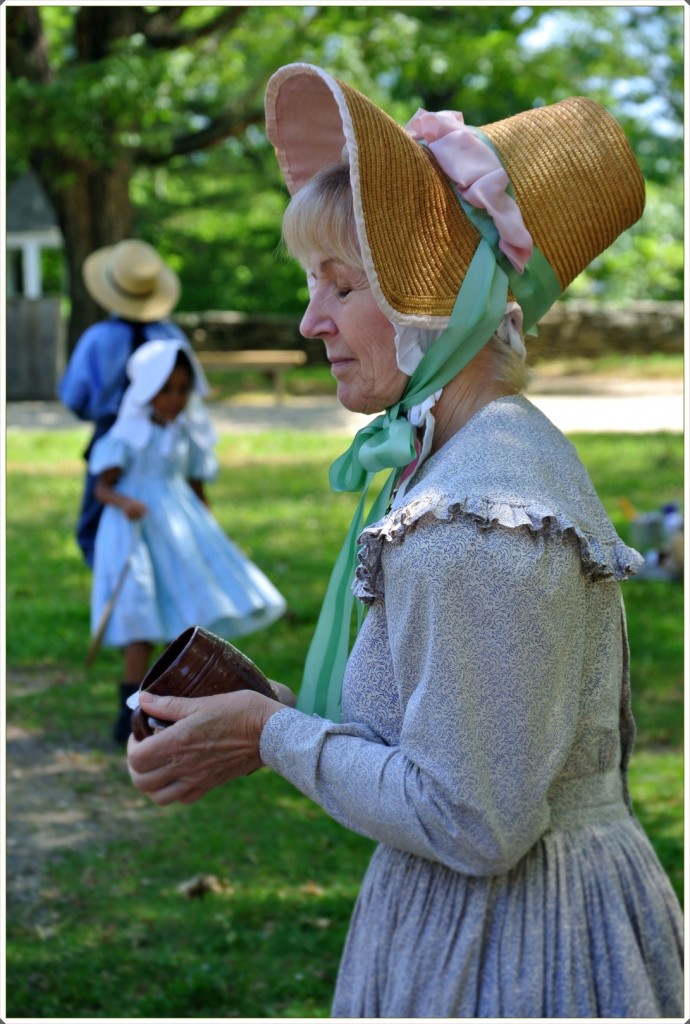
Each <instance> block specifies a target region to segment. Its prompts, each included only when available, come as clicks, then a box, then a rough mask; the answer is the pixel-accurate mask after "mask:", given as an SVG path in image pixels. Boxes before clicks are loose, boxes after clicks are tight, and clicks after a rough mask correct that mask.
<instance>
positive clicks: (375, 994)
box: [261, 396, 683, 1019]
mask: <svg viewBox="0 0 690 1024" xmlns="http://www.w3.org/2000/svg"><path fill="white" fill-rule="evenodd" d="M361 543H362V550H361V554H360V565H359V568H358V571H357V578H356V581H355V584H354V586H355V593H356V594H357V596H358V597H359V598H360V599H361V600H362V601H364V602H365V603H366V604H367V605H368V606H369V608H368V613H367V615H366V618H365V620H364V624H363V627H362V629H361V631H360V634H359V637H358V640H357V643H356V645H355V648H354V650H353V652H352V655H351V657H350V660H349V663H348V668H347V673H346V678H345V684H344V691H343V722H342V723H341V724H336V723H333V722H329V721H326V720H324V719H321V718H318V717H316V716H308V715H305V714H303V713H301V712H299V711H297V710H294V709H285V710H282V711H280V712H279V713H278V714H277V715H274V716H273V717H272V718H271V719H270V720H269V722H268V724H267V726H266V728H265V729H264V733H263V736H262V741H261V753H262V756H263V758H264V760H265V762H266V763H267V764H268V765H270V766H271V767H273V768H274V769H275V770H276V771H278V772H280V774H281V775H283V776H285V777H286V778H287V779H289V780H290V781H291V782H293V783H294V785H295V786H297V787H298V788H299V789H300V790H301V791H302V792H304V793H306V794H307V795H308V796H309V797H311V798H312V799H313V800H315V801H316V802H317V803H319V804H320V805H322V806H323V807H324V808H325V809H326V810H327V811H328V812H329V814H331V815H332V816H333V817H334V818H335V819H336V820H338V821H339V822H341V823H342V824H343V825H345V826H347V827H348V828H350V829H353V830H354V831H356V832H359V833H361V834H363V835H365V836H369V837H370V838H372V839H375V840H377V841H378V843H379V844H380V845H379V846H378V847H377V848H376V851H375V853H374V856H373V858H372V861H371V864H370V866H369V869H368V871H367V874H366V876H365V878H364V882H363V885H362V889H361V892H360V895H359V898H358V901H357V904H356V907H355V911H354V914H353V919H352V922H351V926H350V931H349V935H348V939H347V943H346V947H345V950H344V954H343V958H342V962H341V967H340V973H339V978H338V984H337V988H336V993H335V998H334V1003H333V1011H332V1012H333V1016H334V1017H413V1018H414V1017H440V1018H447V1017H467V1018H472V1017H498V1018H504V1017H514V1018H520V1019H521V1018H527V1017H548V1018H554V1017H564V1018H568V1017H584V1018H587V1017H623V1018H625V1017H635V1018H641V1017H667V1016H678V1017H680V1016H681V1015H682V1012H683V1002H682V973H681V972H682V966H681V955H682V953H681V941H682V929H681V916H680V908H679V906H678V902H677V900H676V897H675V895H674V893H673V890H672V888H671V886H670V883H669V881H668V879H667V877H666V875H665V874H664V872H663V870H662V868H661V866H660V864H659V862H658V859H657V857H656V854H655V853H654V850H653V849H652V846H651V844H650V842H649V840H648V838H647V837H646V835H645V834H644V832H643V830H642V828H641V826H640V825H639V823H638V821H637V820H636V818H635V817H634V815H633V812H632V809H631V805H630V800H629V796H628V791H627V786H626V768H627V764H628V760H629V757H630V753H631V749H632V744H633V739H634V724H633V719H632V714H631V710H630V692H629V673H628V644H627V637H626V629H625V614H624V609H623V604H622V600H621V593H620V586H619V581H620V580H622V579H625V578H626V577H627V576H629V575H631V574H632V573H633V572H634V571H635V569H636V567H637V565H638V564H639V563H640V561H641V559H640V556H639V555H638V554H637V553H636V552H635V551H633V550H632V549H630V548H628V547H626V546H625V545H624V544H623V543H622V541H621V540H620V539H619V538H618V537H617V535H616V534H615V531H614V528H613V526H612V524H611V522H610V521H609V519H608V517H607V516H606V514H605V512H604V509H603V507H602V505H601V503H600V501H599V499H598V498H597V496H596V494H595V492H594V490H593V488H592V484H591V482H590V480H589V477H588V475H587V473H586V471H585V469H584V467H583V466H582V464H581V462H580V461H579V459H578V457H577V454H576V453H575V450H574V448H573V446H572V445H571V444H570V442H569V441H567V439H566V438H564V437H563V435H562V434H561V433H560V432H559V431H558V430H557V429H556V428H555V427H554V426H553V425H552V424H551V423H550V422H549V421H548V420H547V419H546V418H545V417H544V416H543V415H542V414H541V413H540V412H539V411H538V410H536V409H535V408H534V406H532V405H531V403H530V402H529V401H527V399H525V398H524V397H521V396H517V397H510V398H502V399H498V400H496V401H494V402H492V403H490V404H489V405H487V406H485V407H484V408H483V409H482V410H480V412H478V413H477V414H476V415H475V416H474V417H473V418H472V419H471V420H470V422H469V423H468V424H467V425H466V426H465V427H464V428H463V429H462V430H460V431H459V432H458V433H457V434H456V435H455V436H454V437H453V438H452V439H451V440H450V441H449V442H448V443H447V444H446V445H444V446H443V448H441V449H440V450H439V451H438V452H436V453H435V454H434V455H432V456H431V457H430V458H429V459H428V460H427V461H426V462H425V463H424V465H423V466H422V467H421V469H420V470H419V471H418V473H417V475H416V477H415V479H414V485H413V486H412V487H410V488H408V490H407V492H406V493H405V494H404V495H403V496H402V497H401V498H400V499H398V500H396V502H395V503H394V505H393V508H392V510H391V511H390V512H389V514H388V515H387V516H386V517H385V518H384V519H383V520H381V521H380V522H378V523H377V524H375V525H374V526H371V527H369V528H368V529H367V530H366V531H365V532H364V534H363V535H362V537H361Z"/></svg>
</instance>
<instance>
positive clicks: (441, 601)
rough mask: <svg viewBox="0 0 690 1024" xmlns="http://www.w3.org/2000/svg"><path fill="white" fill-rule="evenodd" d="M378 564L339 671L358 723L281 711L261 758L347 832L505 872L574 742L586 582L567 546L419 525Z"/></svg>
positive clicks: (545, 809)
mask: <svg viewBox="0 0 690 1024" xmlns="http://www.w3.org/2000/svg"><path fill="white" fill-rule="evenodd" d="M382 566H383V573H384V578H385V601H380V600H379V601H375V602H374V603H373V605H372V607H371V609H370V611H369V614H368V616H367V618H366V620H365V623H364V626H363V629H362V631H361V633H360V637H359V639H358V643H357V645H356V647H355V650H354V651H353V655H352V657H351V663H350V667H349V670H348V673H347V692H346V701H345V704H344V711H345V712H347V711H348V705H356V706H357V707H358V709H359V713H358V715H357V717H358V719H359V723H358V724H355V723H352V722H350V723H348V722H344V723H343V724H341V725H336V724H334V723H330V722H327V721H324V720H321V719H318V718H316V717H308V716H305V715H303V714H301V713H300V712H297V711H294V710H287V711H281V712H280V714H278V715H275V716H273V718H272V719H271V720H270V721H269V723H268V725H267V727H266V729H265V730H264V736H263V737H262V746H261V749H262V756H263V757H264V760H265V761H266V763H268V764H269V765H271V766H273V767H274V768H275V769H276V770H277V771H279V772H280V773H281V774H282V775H284V776H286V777H287V778H288V779H290V780H291V781H292V782H293V783H294V784H295V785H296V786H297V787H298V788H299V789H301V790H302V791H303V792H304V793H306V794H307V795H308V796H310V797H311V798H312V799H313V800H315V801H316V802H317V803H319V804H321V805H322V806H323V807H324V808H325V809H326V810H327V811H328V813H329V814H331V815H332V816H333V817H334V818H336V819H337V820H338V821H340V822H341V823H342V824H344V825H346V826H347V827H349V828H351V829H353V830H354V831H357V832H360V833H362V834H364V835H366V836H369V837H370V838H372V839H375V840H377V841H380V842H383V843H386V844H388V845H390V846H393V847H396V848H399V849H402V850H405V851H407V852H410V853H414V854H417V855H419V856H422V857H426V858H429V859H432V860H437V861H440V862H442V863H443V864H446V865H447V866H449V867H451V868H453V869H455V870H457V871H461V872H464V873H468V874H475V875H491V874H498V873H502V872H506V871H508V870H509V869H510V868H511V866H513V865H514V864H515V863H516V862H517V861H518V860H519V859H520V858H521V857H522V856H523V855H524V854H525V853H526V851H527V850H528V849H529V848H530V847H531V846H532V845H533V844H534V843H535V842H536V841H537V839H538V838H539V837H540V836H541V835H542V834H543V833H544V832H545V830H546V829H548V827H549V822H550V811H549V801H548V793H549V787H550V785H551V783H552V782H553V780H554V779H555V778H556V777H557V775H558V774H559V772H560V771H561V770H562V768H563V766H564V764H565V763H566V761H567V758H568V754H569V751H570V748H571V746H572V744H573V742H574V740H575V732H576V725H577V718H578V715H577V710H578V702H579V700H580V692H579V690H580V682H579V681H580V677H581V666H582V661H583V656H585V654H584V652H585V648H586V615H585V607H586V604H587V602H588V600H591V594H588V586H589V589H590V590H591V587H592V585H591V584H588V583H587V581H586V579H585V577H584V575H583V574H582V572H581V565H580V556H579V553H578V550H577V545H576V544H575V543H574V542H573V540H572V539H570V538H567V537H565V538H564V537H562V536H558V535H556V536H552V537H550V538H548V539H546V538H545V536H544V535H543V534H541V533H539V534H534V533H531V532H530V531H529V530H527V529H520V530H507V529H503V528H501V527H498V526H497V527H494V528H493V529H489V530H483V529H481V528H480V527H479V526H478V525H477V524H476V523H473V522H470V521H467V520H463V519H458V520H455V521H452V522H445V523H439V522H438V521H431V522H427V523H425V524H420V525H419V526H418V528H417V529H416V530H415V531H413V532H412V533H410V534H408V535H407V536H406V537H405V540H404V542H403V543H401V544H394V545H387V549H386V551H385V552H384V555H383V558H382ZM612 587H613V588H616V590H617V586H616V584H614V583H611V584H600V585H599V589H600V590H601V588H604V589H605V590H607V591H608V595H609V597H610V596H612V595H611V593H610V591H611V588H612ZM614 608H615V609H616V611H615V614H616V615H619V614H620V612H619V605H618V603H617V601H610V600H605V601H603V602H602V613H606V614H610V615H612V614H614ZM606 609H608V611H605V610H606ZM382 651H383V652H384V654H382ZM382 657H385V658H388V659H389V660H390V665H389V671H388V673H387V672H386V671H385V670H383V671H382V668H381V665H380V660H381V658H382ZM387 674H388V675H391V676H392V678H393V680H394V691H395V692H392V693H391V694H389V695H387V694H386V693H385V691H384V692H381V690H378V691H377V692H375V693H373V700H374V701H375V702H377V703H378V702H381V701H383V702H385V701H386V700H387V699H390V702H391V707H392V709H393V710H391V730H390V735H391V736H395V740H394V741H393V742H391V740H390V738H389V737H387V736H385V735H382V734H381V730H379V731H377V730H376V729H375V728H374V727H372V726H371V725H368V724H367V716H366V701H367V700H372V684H374V682H375V680H376V679H378V678H379V677H380V678H385V676H386V675H387ZM397 701H399V712H398V714H399V716H400V720H399V721H398V722H397V723H396V722H395V721H394V718H395V714H396V712H395V710H394V708H395V704H396V703H397ZM615 726H616V724H615V723H611V728H612V729H613V730H614V731H615Z"/></svg>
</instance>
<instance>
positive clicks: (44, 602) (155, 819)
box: [6, 431, 683, 1020]
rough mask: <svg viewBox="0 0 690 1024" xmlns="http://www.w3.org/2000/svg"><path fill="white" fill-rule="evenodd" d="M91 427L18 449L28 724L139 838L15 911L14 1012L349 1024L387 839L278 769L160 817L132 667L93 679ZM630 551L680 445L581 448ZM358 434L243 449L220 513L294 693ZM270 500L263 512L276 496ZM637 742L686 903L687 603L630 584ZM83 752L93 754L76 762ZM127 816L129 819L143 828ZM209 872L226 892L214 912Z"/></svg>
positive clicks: (79, 853) (667, 855)
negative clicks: (634, 524)
mask: <svg viewBox="0 0 690 1024" xmlns="http://www.w3.org/2000/svg"><path fill="white" fill-rule="evenodd" d="M85 439H86V432H81V431H70V432H65V433H50V434H48V433H13V432H10V433H9V434H8V435H7V467H6V468H7V531H6V539H7V548H6V550H7V642H8V648H7V664H8V669H9V672H10V673H17V672H20V673H22V674H23V676H24V679H25V683H24V684H23V685H17V686H16V687H13V689H12V692H11V693H10V695H9V699H8V719H9V721H10V722H11V723H13V724H17V725H19V726H21V727H22V728H24V729H29V730H35V731H36V732H37V733H38V734H39V735H44V736H45V737H46V738H47V740H48V741H49V742H51V743H52V744H53V745H55V746H56V747H58V748H60V747H63V748H64V747H68V748H70V749H73V750H76V751H77V752H79V751H81V752H82V754H81V756H82V757H83V756H86V755H85V754H84V753H83V752H88V757H89V759H90V762H91V763H92V765H93V766H94V770H93V771H91V772H89V773H84V775H83V776H82V777H79V778H77V779H76V781H74V782H72V783H71V784H72V785H73V787H74V793H73V798H74V799H76V800H80V801H81V809H82V811H84V813H86V814H87V815H88V816H89V818H90V821H91V824H92V826H93V827H94V831H95V833H97V832H98V822H99V821H103V820H104V819H105V818H108V819H111V818H112V817H113V815H114V814H115V813H119V814H123V817H122V819H121V830H120V835H119V836H118V837H117V838H115V839H113V838H112V836H113V833H114V831H115V830H114V827H113V826H112V824H111V827H110V829H109V831H108V835H110V837H111V838H110V839H109V840H107V839H106V838H99V839H95V840H92V841H91V842H90V843H88V844H85V845H83V846H82V847H81V848H79V849H73V850H70V849H69V848H67V847H65V848H63V849H62V850H61V851H59V855H57V854H56V855H54V856H53V858H52V860H51V861H50V863H49V864H48V865H47V868H46V871H47V874H46V878H45V879H44V881H43V884H42V886H41V890H40V898H39V899H37V900H36V901H35V902H33V903H31V904H27V906H26V907H25V908H24V909H23V910H22V909H18V910H15V911H14V912H13V913H10V914H9V917H8V922H7V940H8V942H7V951H6V978H7V1000H8V1011H9V1016H10V1017H12V1018H14V1017H27V1018H35V1017H36V1016H37V1014H40V1015H41V1016H42V1017H43V1016H49V1017H60V1018H67V1019H75V1018H91V1019H99V1018H105V1017H117V1018H119V1017H134V1018H139V1017H141V1018H148V1017H151V1018H161V1019H165V1020H174V1019H181V1018H187V1017H194V1018H197V1019H199V1018H218V1017H223V1018H226V1017H235V1016H237V1017H248V1018H256V1017H259V1018H261V1017H273V1018H282V1017H287V1018H292V1017H295V1018H304V1019H311V1018H325V1017H328V1014H329V1007H330V998H331V993H332V989H333V985H334V981H335V975H336V970H337V964H338V960H339V956H340V951H341V949H342V944H343V941H344V938H345V933H346V929H347V922H348V919H349V916H350V913H351V910H352V906H353V903H354V900H355V897H356V894H357V891H358V886H359V882H360V880H361V877H362V875H363V873H364V870H365V867H366V864H367V862H368V859H369V857H370V855H371V851H372V844H371V843H370V842H369V841H367V840H365V839H362V838H361V837H358V836H356V835H354V834H352V833H350V832H348V831H346V830H344V829H342V828H340V827H339V826H338V825H336V824H335V823H334V822H332V821H331V820H330V819H329V818H328V817H327V816H326V815H325V814H324V813H323V812H322V811H321V810H320V809H319V808H318V807H316V806H315V805H313V804H312V803H311V802H310V801H308V800H307V799H306V798H304V797H302V796H301V795H300V794H299V793H297V792H296V791H295V790H294V789H292V787H291V786H289V785H288V783H286V782H285V781H284V780H283V779H281V778H279V777H278V776H276V775H273V774H271V773H269V772H265V771H261V772H258V773H255V774H254V775H252V776H250V777H248V778H246V779H242V780H238V782H237V783H235V784H233V785H232V787H223V788H221V789H219V790H217V791H214V792H212V793H210V794H208V796H207V797H205V798H204V799H203V800H202V801H200V802H199V803H198V804H194V805H191V806H189V807H186V806H181V805H180V806H173V807H169V808H166V809H164V810H160V809H158V808H156V807H154V806H153V805H152V804H150V803H149V802H148V801H147V800H146V799H145V798H144V797H142V796H140V795H139V794H137V793H135V791H134V790H133V789H132V788H131V785H130V783H129V780H128V778H127V776H126V772H125V769H124V767H123V765H122V758H121V755H120V754H119V753H114V752H112V751H111V750H110V749H109V746H108V740H107V734H108V729H109V724H110V721H111V718H112V716H113V711H114V689H115V687H114V683H116V682H117V680H118V678H119V668H120V659H119V656H118V655H117V654H116V653H115V652H109V651H105V652H103V653H102V654H101V656H100V657H99V659H98V661H97V662H96V664H95V666H94V667H93V668H92V669H91V670H90V671H88V672H87V671H86V669H85V667H84V655H85V651H86V646H87V642H88V601H89V582H90V581H89V575H88V573H87V571H86V569H85V567H84V566H83V564H82V562H81V559H80V556H79V555H78V553H77V550H76V546H75V542H74V540H73V538H72V529H73V521H74V517H75V514H76V510H77V507H78V501H79V494H80V489H81V475H82V470H83V464H82V462H81V459H80V454H79V453H80V452H81V451H82V449H83V446H84V442H85ZM573 440H574V442H575V443H576V446H577V448H578V450H579V452H580V455H581V457H582V459H583V461H584V463H585V465H586V466H587V467H588V468H589V470H590V472H591V474H592V476H593V479H594V482H595V485H596V486H597V489H598V491H599V493H600V495H601V497H602V500H603V502H604V504H605V506H606V508H607V510H608V511H609V513H610V515H611V516H612V518H613V519H614V522H615V524H616V526H617V528H618V529H619V531H620V532H621V534H622V535H623V536H624V537H625V536H626V535H627V530H628V528H629V527H628V524H627V522H626V520H625V518H624V514H623V506H622V505H621V498H627V499H628V501H631V502H632V503H633V504H634V505H636V506H637V507H638V508H639V509H640V510H641V511H644V510H648V509H655V508H657V506H658V504H659V502H660V501H665V500H674V499H676V500H677V499H682V473H683V442H682V438H681V437H679V436H677V435H666V434H660V435H652V436H645V435H631V436H624V435H581V436H578V437H575V438H573ZM345 443H346V441H345V439H343V438H339V437H330V436H327V435H326V436H323V435H317V434H302V433H272V434H256V435H233V436H229V435H225V436H223V437H222V439H221V443H220V445H219V457H220V461H221V473H220V477H219V480H218V482H217V484H216V485H214V487H213V488H211V489H210V498H211V502H212V507H213V510H214V513H215V515H216V516H217V518H218V519H219V521H220V522H221V524H222V525H223V527H224V528H225V529H226V530H227V532H228V533H229V534H230V535H231V536H232V537H233V539H234V540H235V541H236V542H237V543H239V544H240V545H241V546H242V547H243V548H244V549H245V550H246V551H247V552H248V553H249V554H250V556H251V557H252V558H253V559H255V560H256V561H257V563H258V564H260V565H262V566H263V567H264V568H266V570H267V572H268V573H269V575H270V576H271V578H272V579H274V580H275V582H276V583H277V585H278V586H279V587H280V589H281V590H282V591H283V593H285V595H286V597H287V599H288V604H289V608H290V614H289V617H288V618H287V619H286V620H284V621H281V622H279V623H276V624H275V625H273V626H271V627H270V629H268V630H265V631H263V632H262V633H260V634H258V635H256V636H250V637H247V638H245V640H244V641H243V649H244V650H246V652H247V654H248V655H249V656H250V657H252V658H253V659H254V660H255V661H257V663H259V664H261V665H262V667H263V668H265V669H266V671H267V672H268V674H269V675H271V676H272V677H273V678H276V679H280V680H284V681H285V682H286V683H288V684H290V685H292V686H293V687H296V686H298V685H299V680H300V677H301V668H302V663H303V659H304V654H305V651H306V647H307V645H308V642H309V638H310V636H311V632H312V629H313V625H314V622H315V618H316V615H317V612H318V608H319V605H320V600H321V595H322V592H323V588H324V586H325V582H326V579H327V577H328V574H329V572H330V568H331V565H332V562H333V559H334V557H335V554H336V552H337V550H338V547H339V545H340V542H341V540H342V537H343V534H344V532H345V530H346V528H347V525H348V523H349V518H350V516H351V513H352V510H353V500H352V496H344V495H334V494H332V493H331V491H330V489H329V487H328V482H327V468H328V465H329V464H330V462H331V461H332V460H333V458H335V457H336V456H337V455H338V454H340V452H341V451H342V450H343V447H344V445H345ZM257 495H260V500H257ZM624 594H625V600H626V606H627V611H628V618H629V629H630V641H631V648H632V672H633V680H632V686H633V705H634V711H635V715H636V718H637V723H638V729H639V732H638V741H637V749H636V753H635V755H634V757H633V764H632V769H631V773H630V784H631V791H632V796H633V801H634V804H635V808H636V811H637V813H638V815H639V817H640V819H641V821H642V822H643V824H644V825H645V827H646V828H647V829H648V830H649V834H650V837H651V839H652V841H653V843H654V845H655V848H656V850H657V852H658V854H659V857H660V859H661V861H662V863H663V865H664V867H665V869H666V870H667V871H668V872H669V875H670V877H671V879H672V881H673V884H674V886H675V887H676V891H677V893H678V895H679V896H681V895H682V875H683V843H682V840H683V801H682V729H683V716H682V700H683V673H682V668H683V650H682V639H683V629H682V623H683V594H682V588H681V587H680V586H678V585H674V584H667V583H651V582H644V581H640V582H634V581H631V582H629V583H626V584H625V587H624ZM77 756H78V755H77ZM125 811H126V813H125ZM199 873H204V874H208V875H213V876H215V877H216V878H217V879H218V882H219V885H218V887H217V888H216V889H215V890H214V889H211V890H209V891H208V892H207V894H206V895H205V896H203V897H200V898H198V899H188V898H186V897H185V896H184V895H183V894H182V892H181V891H180V889H179V887H180V886H181V885H182V883H184V882H186V881H188V880H189V879H191V878H193V877H194V876H196V875H197V874H199Z"/></svg>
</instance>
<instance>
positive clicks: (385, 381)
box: [300, 255, 409, 414]
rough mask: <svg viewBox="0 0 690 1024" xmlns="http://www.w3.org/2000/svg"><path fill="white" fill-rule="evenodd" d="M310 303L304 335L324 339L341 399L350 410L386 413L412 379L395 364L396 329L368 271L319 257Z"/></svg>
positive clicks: (310, 276)
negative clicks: (370, 280)
mask: <svg viewBox="0 0 690 1024" xmlns="http://www.w3.org/2000/svg"><path fill="white" fill-rule="evenodd" d="M307 284H308V286H309V305H308V306H307V309H306V312H305V314H304V316H303V317H302V322H301V324H300V331H301V333H302V334H303V335H304V337H305V338H321V339H322V340H323V342H324V344H325V346H326V355H327V357H328V361H329V363H330V364H331V373H332V374H333V376H334V377H335V379H336V381H337V383H338V400H339V401H340V403H341V404H342V405H344V406H345V408H346V409H350V411H351V412H361V413H366V414H369V413H374V412H380V411H381V410H382V409H387V408H388V407H389V406H390V405H393V404H394V403H395V402H397V401H398V399H399V398H400V396H401V395H402V393H403V391H404V389H405V385H406V384H407V381H408V379H409V378H408V377H407V375H406V374H404V373H403V372H402V370H401V369H400V368H399V367H398V364H397V362H396V360H395V344H394V341H393V339H394V337H395V330H394V328H393V325H392V324H391V322H390V321H389V320H388V319H387V318H386V317H385V316H384V314H383V313H382V312H381V310H380V309H379V307H378V305H377V303H376V300H375V298H374V296H373V294H372V291H371V287H370V286H369V282H368V280H367V276H366V274H365V273H364V271H363V270H359V269H357V268H356V267H348V266H346V265H345V264H343V263H338V262H336V261H335V260H331V259H324V258H323V257H320V256H318V255H317V256H315V257H314V259H313V261H312V262H311V263H310V266H309V268H308V270H307Z"/></svg>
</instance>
